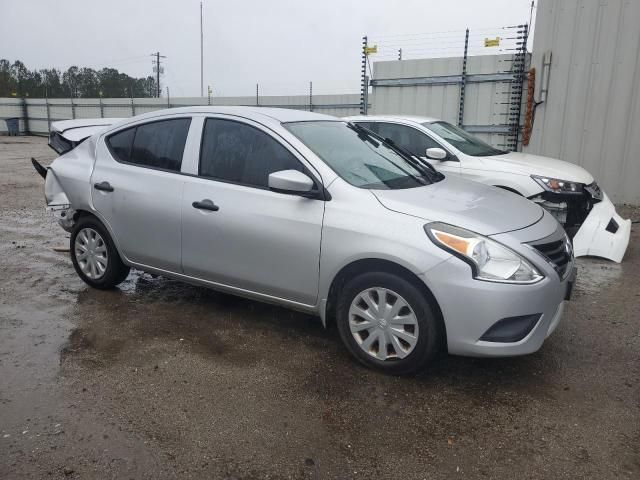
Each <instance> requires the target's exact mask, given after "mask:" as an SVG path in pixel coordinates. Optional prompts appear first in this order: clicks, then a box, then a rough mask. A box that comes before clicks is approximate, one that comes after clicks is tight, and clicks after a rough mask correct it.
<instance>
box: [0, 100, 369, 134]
mask: <svg viewBox="0 0 640 480" xmlns="http://www.w3.org/2000/svg"><path fill="white" fill-rule="evenodd" d="M209 104H210V105H251V106H256V105H259V106H263V107H281V108H293V109H298V110H307V111H313V112H317V113H324V114H326V115H334V116H338V117H344V116H348V115H357V114H358V113H359V112H360V95H358V94H346V95H314V96H313V97H312V98H310V97H309V96H308V95H295V96H264V97H263V96H260V97H258V99H256V97H255V96H252V97H212V98H211V99H208V98H206V97H205V98H200V97H176V98H166V97H165V98H133V99H131V98H103V99H100V98H74V99H68V98H55V99H43V98H27V99H25V100H24V101H23V100H22V99H21V98H0V134H3V133H6V132H7V126H6V123H5V122H4V119H7V118H19V119H20V131H21V132H24V131H25V130H26V128H25V127H26V126H25V121H24V119H25V113H26V117H27V119H28V120H27V121H28V130H29V132H31V133H33V134H47V133H48V132H49V123H50V122H55V121H56V120H67V119H73V118H98V117H105V118H108V117H132V116H134V115H139V114H141V113H146V112H151V111H154V110H160V109H163V108H173V107H184V106H192V105H209Z"/></svg>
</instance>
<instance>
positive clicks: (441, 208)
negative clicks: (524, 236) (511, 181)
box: [371, 175, 544, 235]
mask: <svg viewBox="0 0 640 480" xmlns="http://www.w3.org/2000/svg"><path fill="white" fill-rule="evenodd" d="M371 193H373V194H374V195H375V196H376V198H377V199H378V200H379V201H380V203H381V204H382V205H383V206H385V207H386V208H388V209H389V210H393V211H395V212H399V213H404V214H406V215H412V216H414V217H419V218H423V219H425V220H426V221H439V222H445V223H448V224H451V225H456V226H459V227H462V228H466V229H469V230H472V231H474V232H476V233H480V234H481V235H495V234H497V233H504V232H510V231H513V230H519V229H521V228H526V227H528V226H530V225H532V224H534V223H536V222H538V221H539V220H540V219H541V218H542V216H543V213H544V212H543V210H542V208H541V207H540V206H538V205H536V204H535V203H533V202H531V201H529V200H527V199H526V198H524V197H521V196H519V195H517V194H515V193H511V192H508V191H506V190H502V189H499V188H495V187H489V186H487V185H483V184H481V183H477V182H472V181H469V180H464V179H462V178H456V177H454V176H453V175H448V176H447V177H446V178H445V179H444V180H442V181H440V182H437V183H434V184H432V185H426V186H424V187H419V188H407V189H402V190H371Z"/></svg>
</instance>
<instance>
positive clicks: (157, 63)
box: [151, 52, 167, 98]
mask: <svg viewBox="0 0 640 480" xmlns="http://www.w3.org/2000/svg"><path fill="white" fill-rule="evenodd" d="M151 56H152V57H156V58H155V59H154V60H152V63H153V71H154V72H156V91H157V95H156V97H158V98H160V92H161V88H160V74H161V73H164V69H163V68H162V64H161V61H160V59H161V58H167V57H166V56H164V55H160V52H156V53H152V54H151Z"/></svg>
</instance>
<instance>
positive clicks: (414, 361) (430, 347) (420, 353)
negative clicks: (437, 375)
mask: <svg viewBox="0 0 640 480" xmlns="http://www.w3.org/2000/svg"><path fill="white" fill-rule="evenodd" d="M372 287H381V288H385V289H388V290H392V291H393V292H395V293H397V294H399V295H400V296H401V297H402V298H403V299H404V300H405V301H406V302H407V303H408V304H409V306H410V307H411V309H412V310H413V312H414V314H415V316H416V319H417V323H418V339H417V342H416V344H415V347H414V348H413V350H411V352H410V353H409V354H408V355H407V356H406V357H405V358H390V359H387V360H379V359H376V358H374V357H372V356H371V355H370V354H368V353H367V352H365V351H364V350H363V349H362V348H361V347H360V345H359V344H358V342H357V341H356V339H355V338H354V336H353V334H352V333H351V329H350V327H349V309H350V307H351V302H352V301H353V300H354V299H355V298H356V296H357V295H358V294H360V293H361V292H363V291H365V290H367V289H368V288H372ZM336 323H337V326H338V331H339V332H340V337H341V338H342V341H343V342H344V344H345V345H346V347H347V349H348V350H349V352H350V353H351V354H352V355H353V356H354V357H355V358H356V359H358V360H359V361H360V363H362V364H364V365H365V366H367V367H373V368H376V369H378V370H382V371H384V372H386V373H391V374H394V375H406V374H410V373H415V372H417V371H419V370H421V369H423V368H425V367H426V366H427V365H428V364H429V362H431V360H432V359H433V358H434V357H435V356H436V354H437V353H438V350H439V347H440V345H441V339H442V335H443V332H442V326H441V322H440V320H439V319H438V318H437V317H436V315H435V314H434V309H433V308H432V307H431V305H430V303H429V300H428V299H427V298H426V297H425V294H424V292H422V291H420V289H419V288H417V287H416V286H415V285H413V284H412V283H411V282H409V281H407V280H405V279H404V278H402V277H400V276H398V275H394V274H391V273H386V272H371V273H364V274H361V275H358V276H357V277H355V278H353V279H351V280H350V281H348V282H347V283H346V285H345V287H344V288H343V290H342V293H341V295H340V297H339V299H338V304H337V309H336Z"/></svg>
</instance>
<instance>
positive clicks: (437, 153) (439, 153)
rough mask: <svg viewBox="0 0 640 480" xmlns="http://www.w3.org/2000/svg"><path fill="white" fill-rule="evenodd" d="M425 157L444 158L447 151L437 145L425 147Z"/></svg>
mask: <svg viewBox="0 0 640 480" xmlns="http://www.w3.org/2000/svg"><path fill="white" fill-rule="evenodd" d="M427 158H428V159H431V160H444V159H445V158H447V152H446V151H445V150H444V149H442V148H439V147H433V148H427Z"/></svg>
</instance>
